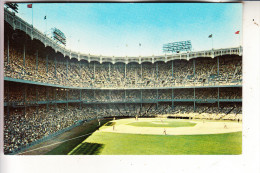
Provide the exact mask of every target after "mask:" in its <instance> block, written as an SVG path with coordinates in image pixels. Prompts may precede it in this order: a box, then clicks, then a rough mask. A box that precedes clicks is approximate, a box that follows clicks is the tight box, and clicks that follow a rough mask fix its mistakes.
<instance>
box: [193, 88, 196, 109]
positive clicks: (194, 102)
mask: <svg viewBox="0 0 260 173" xmlns="http://www.w3.org/2000/svg"><path fill="white" fill-rule="evenodd" d="M193 104H194V105H193V106H194V107H193V111H194V112H195V111H196V90H195V88H194V101H193Z"/></svg>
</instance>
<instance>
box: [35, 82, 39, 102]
mask: <svg viewBox="0 0 260 173" xmlns="http://www.w3.org/2000/svg"><path fill="white" fill-rule="evenodd" d="M35 89H36V102H37V103H38V101H39V89H38V86H36V88H35Z"/></svg>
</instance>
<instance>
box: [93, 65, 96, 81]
mask: <svg viewBox="0 0 260 173" xmlns="http://www.w3.org/2000/svg"><path fill="white" fill-rule="evenodd" d="M95 73H96V66H95V62H94V74H93V77H94V81H95Z"/></svg>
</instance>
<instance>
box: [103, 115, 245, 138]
mask: <svg viewBox="0 0 260 173" xmlns="http://www.w3.org/2000/svg"><path fill="white" fill-rule="evenodd" d="M128 120H129V121H125V120H124V122H120V121H121V120H115V121H113V122H116V124H115V129H114V130H113V127H112V126H111V127H110V126H109V127H105V128H102V129H101V131H103V132H114V133H131V134H154V135H165V134H164V129H165V130H166V134H167V135H201V134H218V133H231V132H239V131H242V123H238V122H231V121H216V120H214V121H210V120H205V122H203V120H184V119H174V120H171V119H165V120H164V121H176V122H178V121H179V122H183V121H185V122H191V123H196V125H195V126H193V127H174V128H172V127H136V126H131V125H128V124H129V123H132V122H136V120H135V119H134V118H133V119H132V118H131V119H128ZM154 120H156V119H155V118H149V119H147V118H146V119H143V118H139V119H138V122H148V121H154ZM117 124H118V125H117Z"/></svg>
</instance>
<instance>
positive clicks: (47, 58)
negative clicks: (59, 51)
mask: <svg viewBox="0 0 260 173" xmlns="http://www.w3.org/2000/svg"><path fill="white" fill-rule="evenodd" d="M46 73H48V55H47V56H46Z"/></svg>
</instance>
